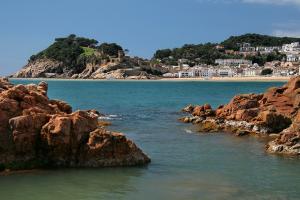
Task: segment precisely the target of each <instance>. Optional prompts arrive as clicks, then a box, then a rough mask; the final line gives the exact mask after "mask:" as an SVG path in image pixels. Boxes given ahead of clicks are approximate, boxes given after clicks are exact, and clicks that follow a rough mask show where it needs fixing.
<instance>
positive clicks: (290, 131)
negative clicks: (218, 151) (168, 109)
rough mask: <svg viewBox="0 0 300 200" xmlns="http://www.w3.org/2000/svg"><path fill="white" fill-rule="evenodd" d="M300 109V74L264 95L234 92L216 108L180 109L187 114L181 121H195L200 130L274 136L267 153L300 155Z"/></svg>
mask: <svg viewBox="0 0 300 200" xmlns="http://www.w3.org/2000/svg"><path fill="white" fill-rule="evenodd" d="M299 108H300V77H294V78H292V79H291V80H290V81H289V82H288V83H287V84H285V85H284V86H283V87H274V88H270V89H268V90H267V91H266V92H265V93H263V94H243V95H237V96H235V97H233V98H232V100H231V101H230V102H229V103H228V104H226V105H221V106H219V107H218V108H217V109H216V110H212V109H211V106H209V105H204V106H192V105H189V106H187V107H186V108H184V109H183V111H184V112H188V113H190V116H187V117H183V118H181V119H180V120H181V121H183V122H185V123H194V124H196V125H197V126H198V128H199V131H200V132H218V131H225V132H231V133H234V134H236V135H238V136H244V135H249V134H255V135H264V136H269V135H272V136H274V135H276V136H277V138H276V139H275V140H273V141H271V142H269V143H268V145H267V151H268V152H272V153H283V154H300V112H299Z"/></svg>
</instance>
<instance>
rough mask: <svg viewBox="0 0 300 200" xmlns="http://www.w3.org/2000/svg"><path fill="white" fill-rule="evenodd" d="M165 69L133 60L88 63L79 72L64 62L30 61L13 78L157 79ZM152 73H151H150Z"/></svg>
mask: <svg viewBox="0 0 300 200" xmlns="http://www.w3.org/2000/svg"><path fill="white" fill-rule="evenodd" d="M163 70H165V69H163V68H155V69H154V68H152V67H150V66H148V65H147V64H138V63H136V62H135V61H133V60H132V59H131V58H126V59H124V60H123V61H122V62H109V63H106V64H102V65H100V64H94V63H87V64H86V65H85V66H84V68H83V69H82V70H80V71H79V72H78V70H77V71H74V70H72V68H71V67H67V66H65V65H64V64H63V63H62V62H59V61H56V60H53V59H46V58H43V59H37V60H35V61H30V62H29V63H28V64H27V65H26V66H24V67H23V68H22V69H21V70H20V71H18V72H17V73H15V74H13V75H12V77H13V78H68V79H110V78H112V79H155V78H157V76H156V75H153V74H151V72H152V71H156V72H157V73H161V72H165V71H163ZM148 72H150V73H148Z"/></svg>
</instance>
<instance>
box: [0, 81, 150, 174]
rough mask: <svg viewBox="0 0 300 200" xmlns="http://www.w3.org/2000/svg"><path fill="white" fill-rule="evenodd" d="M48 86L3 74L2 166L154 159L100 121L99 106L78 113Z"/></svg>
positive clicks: (111, 163) (103, 163)
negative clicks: (15, 81)
mask: <svg viewBox="0 0 300 200" xmlns="http://www.w3.org/2000/svg"><path fill="white" fill-rule="evenodd" d="M47 90H48V85H47V84H46V83H45V82H41V83H40V84H38V85H34V84H29V85H15V86H14V85H12V84H10V83H9V82H8V81H7V80H5V79H0V168H1V169H32V168H43V167H104V166H132V165H142V164H146V163H148V162H150V159H149V158H148V156H147V155H146V154H144V153H143V152H142V151H141V150H140V149H139V148H138V147H137V146H136V145H135V144H134V143H133V142H132V141H131V140H129V139H127V138H126V137H125V136H124V135H123V134H121V133H115V132H110V131H107V130H105V129H104V127H102V126H100V124H101V123H99V122H98V118H99V116H100V113H98V112H97V111H95V110H90V111H76V112H72V108H71V106H70V105H68V104H67V103H65V102H63V101H58V100H51V99H49V98H48V97H47Z"/></svg>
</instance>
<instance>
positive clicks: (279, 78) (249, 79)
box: [161, 76, 291, 82]
mask: <svg viewBox="0 0 300 200" xmlns="http://www.w3.org/2000/svg"><path fill="white" fill-rule="evenodd" d="M290 78H291V77H287V76H285V77H284V76H276V77H275V76H272V77H264V76H255V77H212V78H210V79H204V78H163V79H161V80H163V81H212V82H214V81H220V82H222V81H229V82H234V81H236V82H260V81H282V82H286V81H288V80H289V79H290Z"/></svg>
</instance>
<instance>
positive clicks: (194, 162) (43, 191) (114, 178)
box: [0, 81, 300, 200]
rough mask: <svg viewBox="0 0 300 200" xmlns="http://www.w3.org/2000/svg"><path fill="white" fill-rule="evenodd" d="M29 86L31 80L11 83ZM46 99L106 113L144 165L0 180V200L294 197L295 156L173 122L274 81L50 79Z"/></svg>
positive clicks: (298, 161)
mask: <svg viewBox="0 0 300 200" xmlns="http://www.w3.org/2000/svg"><path fill="white" fill-rule="evenodd" d="M14 82H18V83H29V82H32V81H14ZM48 83H49V96H50V97H51V98H57V99H62V100H65V101H67V102H69V103H70V104H71V105H72V106H73V108H74V110H76V109H91V108H95V109H98V110H100V111H101V112H102V113H105V114H108V115H111V116H110V118H111V120H112V122H113V126H111V127H110V129H111V130H115V131H121V132H124V133H126V135H127V136H128V137H129V138H131V139H133V140H134V141H135V142H136V143H137V144H138V145H139V146H140V147H141V148H142V149H143V150H144V151H145V152H146V153H147V154H148V155H150V157H151V158H152V163H151V164H149V165H148V166H146V167H134V168H105V169H78V170H75V169H72V170H57V171H37V172H31V173H26V174H15V175H12V176H4V177H0V199H1V200H2V199H3V200H16V199H18V200H36V199H37V200H50V199H51V200H52V199H58V200H67V199H72V200H96V199H97V200H99V199H128V200H129V199H130V200H131V199H146V200H147V199H149V200H150V199H164V200H168V199H172V200H173V199H174V200H177V199H272V200H273V199H299V195H300V158H291V157H289V158H284V157H281V156H275V155H269V154H266V153H265V152H264V144H265V143H264V142H265V141H262V140H261V139H258V138H254V137H243V138H238V137H234V136H231V135H229V134H224V133H220V134H198V133H195V132H194V131H193V127H192V126H191V125H186V124H181V123H179V122H177V118H178V117H180V116H181V113H180V112H178V111H179V110H180V109H181V108H182V107H184V106H185V105H187V104H189V103H194V104H203V103H206V102H210V103H211V104H212V105H213V106H217V105H219V104H223V103H226V102H228V101H229V100H230V98H232V96H234V95H235V94H237V93H250V92H263V91H264V90H265V89H266V88H268V87H271V86H280V85H282V83H278V82H265V83H264V82H253V83H245V82H241V83H239V82H226V83H225V82H224V83H222V82H134V81H132V82H130V81H128V82H118V81H102V82H101V81H99V82H96V81H49V82H48Z"/></svg>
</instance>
